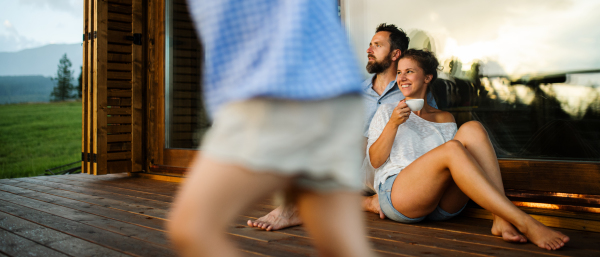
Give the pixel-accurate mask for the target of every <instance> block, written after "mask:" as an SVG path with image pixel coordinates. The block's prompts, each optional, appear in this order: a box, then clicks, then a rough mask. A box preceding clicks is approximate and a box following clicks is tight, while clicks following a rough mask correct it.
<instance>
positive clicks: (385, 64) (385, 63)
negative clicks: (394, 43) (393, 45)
mask: <svg viewBox="0 0 600 257" xmlns="http://www.w3.org/2000/svg"><path fill="white" fill-rule="evenodd" d="M391 65H392V52H391V51H390V54H388V55H387V56H386V57H385V58H383V60H381V61H380V62H377V61H373V62H369V63H367V72H368V73H370V74H379V73H382V72H383V71H384V70H387V68H389V67H390V66H391Z"/></svg>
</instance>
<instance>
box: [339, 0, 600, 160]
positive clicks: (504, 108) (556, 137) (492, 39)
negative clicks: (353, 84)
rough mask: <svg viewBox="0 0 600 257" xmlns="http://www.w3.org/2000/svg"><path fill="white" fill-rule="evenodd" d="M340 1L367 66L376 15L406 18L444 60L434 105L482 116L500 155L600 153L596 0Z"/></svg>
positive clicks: (402, 23)
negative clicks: (367, 52) (368, 48)
mask: <svg viewBox="0 0 600 257" xmlns="http://www.w3.org/2000/svg"><path fill="white" fill-rule="evenodd" d="M342 3H343V4H342V7H343V13H344V15H343V19H344V25H345V27H346V30H347V32H348V35H349V38H350V41H351V42H352V44H353V45H354V46H355V48H354V49H355V52H356V54H357V59H358V60H359V61H360V62H361V67H365V65H366V62H367V58H366V53H365V49H367V47H368V44H369V42H370V40H371V37H373V33H374V30H375V28H376V27H377V25H378V24H380V23H384V22H385V23H392V24H395V25H397V26H398V27H400V28H403V29H404V30H405V31H406V32H407V34H408V36H409V37H410V39H411V41H410V45H409V48H416V49H423V48H427V49H429V50H430V51H433V52H434V53H435V54H436V56H437V57H438V59H439V60H440V63H441V64H442V66H443V67H441V68H443V70H442V71H440V76H439V77H440V78H442V79H440V80H439V81H437V82H436V83H435V85H434V88H432V90H433V92H434V95H435V97H436V101H437V103H438V106H439V107H440V108H441V109H444V110H447V111H450V112H452V113H453V114H454V116H455V118H456V120H457V122H458V123H459V125H460V124H462V123H464V122H466V121H469V120H478V121H480V122H481V123H483V124H484V125H485V126H486V128H487V129H488V131H489V134H490V137H491V139H492V141H493V144H494V147H495V149H496V152H497V154H498V156H499V157H503V158H526V159H549V160H575V161H595V162H597V161H600V133H598V130H599V128H600V92H599V91H600V88H599V85H600V51H598V50H597V49H598V42H600V30H598V29H597V27H598V24H599V23H600V16H599V15H598V13H599V12H600V2H599V1H593V0H574V1H564V0H552V1H520V0H502V1H500V0H490V1H435V3H434V4H432V2H431V1H393V0H381V1H376V3H374V2H373V1H368V0H352V1H349V0H345V1H342ZM366 76H367V74H366V72H365V77H366Z"/></svg>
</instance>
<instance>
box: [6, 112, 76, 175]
mask: <svg viewBox="0 0 600 257" xmlns="http://www.w3.org/2000/svg"><path fill="white" fill-rule="evenodd" d="M77 160H81V102H60V103H37V104H11V105H0V179H1V178H16V177H27V176H38V175H42V174H44V172H45V170H46V169H49V168H54V167H57V166H61V165H63V164H68V163H71V162H75V161H77Z"/></svg>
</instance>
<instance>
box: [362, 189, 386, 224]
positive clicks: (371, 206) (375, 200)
mask: <svg viewBox="0 0 600 257" xmlns="http://www.w3.org/2000/svg"><path fill="white" fill-rule="evenodd" d="M362 206H363V210H365V211H368V212H372V213H375V214H379V218H381V219H385V214H383V212H382V211H381V206H379V195H378V194H374V195H372V196H364V197H363V202H362Z"/></svg>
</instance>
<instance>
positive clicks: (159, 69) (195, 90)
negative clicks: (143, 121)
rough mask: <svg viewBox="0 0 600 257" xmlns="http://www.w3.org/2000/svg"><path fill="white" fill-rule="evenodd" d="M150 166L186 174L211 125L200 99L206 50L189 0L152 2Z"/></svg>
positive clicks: (150, 30) (156, 170) (149, 101)
mask: <svg viewBox="0 0 600 257" xmlns="http://www.w3.org/2000/svg"><path fill="white" fill-rule="evenodd" d="M149 8H150V10H149V15H150V18H149V28H148V29H149V33H150V34H151V36H152V37H153V38H155V39H156V40H154V42H155V44H154V45H150V46H149V47H150V49H149V54H150V57H149V58H150V59H151V60H152V63H153V65H151V66H152V67H150V69H151V70H150V72H149V73H148V81H149V83H150V87H151V88H150V90H149V91H148V92H149V98H148V105H149V106H150V108H149V109H150V114H149V126H148V128H149V130H150V131H149V136H148V144H149V146H150V151H149V153H148V167H149V171H150V172H159V173H175V174H177V175H181V174H183V173H184V172H185V169H186V168H187V167H188V166H189V164H190V162H191V159H192V158H193V156H195V155H196V154H197V149H198V147H199V146H200V145H201V141H202V136H203V135H204V132H205V131H206V130H207V129H208V128H209V127H210V123H209V119H208V117H207V115H206V113H205V111H204V107H203V103H202V97H201V70H202V59H203V57H202V56H203V55H202V48H201V45H200V42H199V40H198V36H197V35H196V31H195V29H194V25H193V22H192V20H191V18H190V14H189V12H188V8H187V3H186V1H185V0H166V1H156V2H154V3H151V4H150V6H149Z"/></svg>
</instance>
